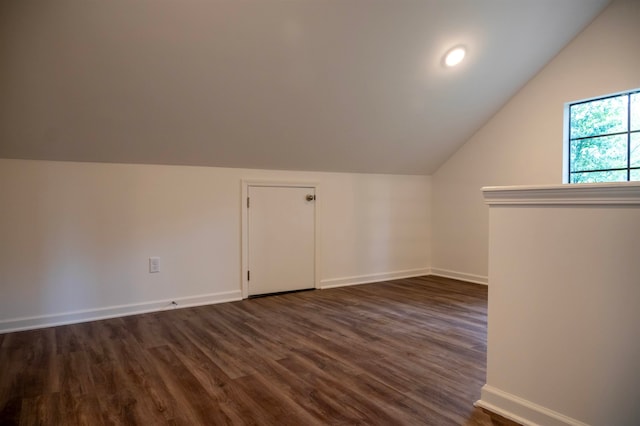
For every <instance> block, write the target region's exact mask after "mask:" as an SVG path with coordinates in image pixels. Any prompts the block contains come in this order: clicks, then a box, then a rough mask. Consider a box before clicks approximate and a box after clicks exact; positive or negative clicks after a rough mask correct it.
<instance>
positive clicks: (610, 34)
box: [0, 0, 640, 424]
mask: <svg viewBox="0 0 640 426" xmlns="http://www.w3.org/2000/svg"><path fill="white" fill-rule="evenodd" d="M638 18H640V2H637V1H635V0H613V1H606V0H589V1H583V0H571V1H563V2H556V1H552V0H545V1H527V2H519V3H518V4H510V3H506V2H501V1H490V2H485V3H480V2H471V1H463V0H460V1H452V2H441V1H435V0H434V1H425V2H411V1H401V2H384V1H374V2H368V1H367V2H364V1H362V0H353V1H346V2H324V3H320V2H302V1H300V2H296V1H292V2H286V1H266V2H264V1H253V0H249V1H245V2H231V1H226V0H222V1H216V2H198V1H191V0H188V1H187V2H180V3H177V2H172V1H159V2H154V1H147V0H144V1H136V2H132V1H130V0H118V1H114V2H105V3H96V2H81V1H78V0H64V1H55V2H54V1H35V0H33V1H32V0H27V1H20V2H17V1H15V2H14V1H6V2H3V3H2V5H0V63H1V65H2V66H1V67H0V93H2V96H0V200H1V204H2V207H1V208H0V236H1V237H0V239H1V241H2V242H1V243H0V289H1V291H2V297H1V298H0V333H10V332H15V331H20V330H30V329H39V328H43V327H49V326H54V325H62V324H72V323H78V322H84V321H90V320H95V319H106V318H119V317H123V316H126V315H132V314H138V313H145V312H156V311H165V310H173V308H174V306H173V305H171V302H175V303H176V304H177V305H178V306H179V307H180V308H186V307H190V306H193V307H197V306H206V305H210V304H220V303H225V302H231V301H238V300H243V299H244V298H245V297H246V294H245V293H244V292H243V283H244V284H246V283H245V282H244V280H245V278H244V277H245V275H246V268H245V267H244V266H243V259H244V258H243V256H244V255H243V250H244V249H245V247H244V246H243V240H242V229H243V216H242V215H243V212H244V211H245V210H243V206H244V196H243V182H261V181H262V182H272V183H279V184H296V183H304V184H310V183H313V184H314V185H317V188H318V197H317V203H316V207H315V208H316V215H317V228H316V244H317V245H316V247H317V250H316V256H317V257H316V264H315V268H316V269H315V287H316V288H318V289H334V288H341V287H349V286H353V285H356V284H365V283H375V282H381V281H389V280H396V279H406V278H412V277H425V276H427V277H428V276H434V277H443V278H444V279H456V280H462V281H465V282H469V283H475V284H481V285H487V286H488V288H489V292H491V288H492V287H491V283H492V282H491V280H490V278H489V277H490V262H491V261H490V257H489V249H490V247H489V240H490V236H489V229H490V227H489V215H490V208H489V207H488V206H487V204H486V203H485V199H484V198H483V192H482V191H481V188H482V187H496V186H515V185H559V184H562V183H563V167H564V165H563V150H564V148H563V140H564V136H563V132H564V117H563V112H564V105H565V104H566V103H567V102H571V101H575V100H580V99H587V98H591V97H595V96H600V95H604V94H608V93H616V92H620V91H624V90H630V89H635V88H639V87H640V73H639V72H638V70H639V69H640V58H638V55H635V54H634V52H636V51H637V48H638V43H639V41H640V27H639V26H638V25H637V22H638ZM458 45H463V46H465V47H466V49H467V54H466V57H465V60H464V61H463V62H462V63H461V64H460V65H459V66H457V67H452V68H449V67H446V66H444V65H443V63H442V61H443V55H444V54H445V53H446V52H447V50H448V49H450V48H452V47H454V46H458ZM492 208H493V207H492ZM629 244H631V243H629ZM150 257H158V258H160V259H161V262H162V263H161V272H160V273H155V274H151V273H149V269H148V259H149V258H150ZM443 282H444V283H446V282H449V281H447V280H444V281H443ZM178 283H179V284H178ZM589 295H591V296H589ZM584 297H596V295H593V294H591V293H589V294H587V295H586V296H584ZM598 297H599V296H598ZM490 300H491V296H490ZM591 302H593V300H591ZM490 303H491V302H490ZM490 309H491V308H490ZM569 309H570V308H569ZM538 314H539V315H544V312H539V313H538ZM532 330H534V332H535V328H532ZM559 356H560V355H559ZM563 361H566V360H563ZM558 362H559V363H561V362H560V361H558ZM631 365H632V364H631ZM525 379H526V380H531V381H534V380H535V378H530V377H526V378H525ZM533 384H534V383H532V385H533ZM568 386H569V387H568V389H571V386H570V385H568ZM523 392H524V394H521V395H520V397H521V398H522V399H524V400H527V396H528V395H527V394H526V392H527V391H526V390H525V391H523ZM530 402H532V403H536V404H538V405H541V406H542V405H545V403H544V402H541V401H536V400H535V398H533V397H532V399H531V401H530ZM548 405H549V404H547V408H549V409H552V411H553V412H554V413H561V414H563V416H564V417H562V418H560V419H559V420H558V419H556V420H557V421H558V423H557V424H595V423H594V422H596V420H593V419H600V418H599V417H597V416H596V415H595V414H594V415H593V416H592V417H589V416H590V414H589V413H590V411H586V412H581V411H580V409H579V408H578V409H576V408H575V407H570V406H554V407H548ZM607 407H608V409H611V410H613V409H615V408H616V406H615V403H613V402H611V403H610V404H609V405H608V406H607ZM543 408H544V407H543ZM503 414H507V416H506V417H508V413H503ZM629 416H630V417H628V418H629V419H632V418H634V419H638V417H633V416H632V415H631V414H630V415H629ZM621 418H623V417H621ZM512 420H519V422H520V423H522V424H527V421H528V419H527V418H522V417H518V418H517V419H512ZM529 420H530V419H529ZM598 421H599V420H598ZM530 424H534V423H533V421H531V423H530Z"/></svg>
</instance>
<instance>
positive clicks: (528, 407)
mask: <svg viewBox="0 0 640 426" xmlns="http://www.w3.org/2000/svg"><path fill="white" fill-rule="evenodd" d="M474 405H475V406H476V407H479V408H484V409H487V410H489V411H492V412H494V413H496V414H499V415H501V416H502V417H505V418H507V419H509V420H513V421H514V422H517V423H520V424H522V425H524V426H537V425H545V426H588V425H587V424H586V423H583V422H581V421H578V420H576V419H573V418H571V417H568V416H565V415H564V414H561V413H558V412H556V411H553V410H550V409H548V408H546V407H543V406H541V405H538V404H535V403H533V402H531V401H528V400H526V399H523V398H520V397H518V396H516V395H513V394H510V393H508V392H504V391H501V390H500V389H497V388H494V387H493V386H490V385H484V386H483V387H482V392H481V395H480V400H478V401H476V403H475V404H474Z"/></svg>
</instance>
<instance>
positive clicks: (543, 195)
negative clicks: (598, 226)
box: [482, 182, 640, 206]
mask: <svg viewBox="0 0 640 426" xmlns="http://www.w3.org/2000/svg"><path fill="white" fill-rule="evenodd" d="M482 193H483V194H484V202H485V203H486V204H488V205H490V206H492V205H637V204H640V182H616V183H593V184H587V183H581V184H571V185H568V184H567V185H548V186H486V187H484V188H482Z"/></svg>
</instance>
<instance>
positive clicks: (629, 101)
mask: <svg viewBox="0 0 640 426" xmlns="http://www.w3.org/2000/svg"><path fill="white" fill-rule="evenodd" d="M569 114H570V116H569V132H570V133H569V157H570V158H569V161H570V163H569V164H570V171H569V182H570V183H587V182H621V181H627V180H640V92H635V93H626V94H622V95H618V96H612V97H607V98H602V99H596V100H593V101H587V102H581V103H576V104H573V105H571V106H570V107H569Z"/></svg>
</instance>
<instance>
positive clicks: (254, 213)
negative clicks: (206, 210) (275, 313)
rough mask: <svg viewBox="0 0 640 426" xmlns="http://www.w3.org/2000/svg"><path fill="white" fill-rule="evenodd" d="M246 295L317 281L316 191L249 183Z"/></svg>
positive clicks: (312, 284) (299, 287)
mask: <svg viewBox="0 0 640 426" xmlns="http://www.w3.org/2000/svg"><path fill="white" fill-rule="evenodd" d="M247 195H248V204H247V205H248V207H247V208H248V211H247V227H248V229H247V231H248V232H247V236H248V248H249V250H248V269H249V270H248V290H249V295H250V296H254V295H258V294H268V293H278V292H283V291H292V290H304V289H309V288H314V287H315V192H314V188H303V187H292V186H249V187H248V188H247Z"/></svg>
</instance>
